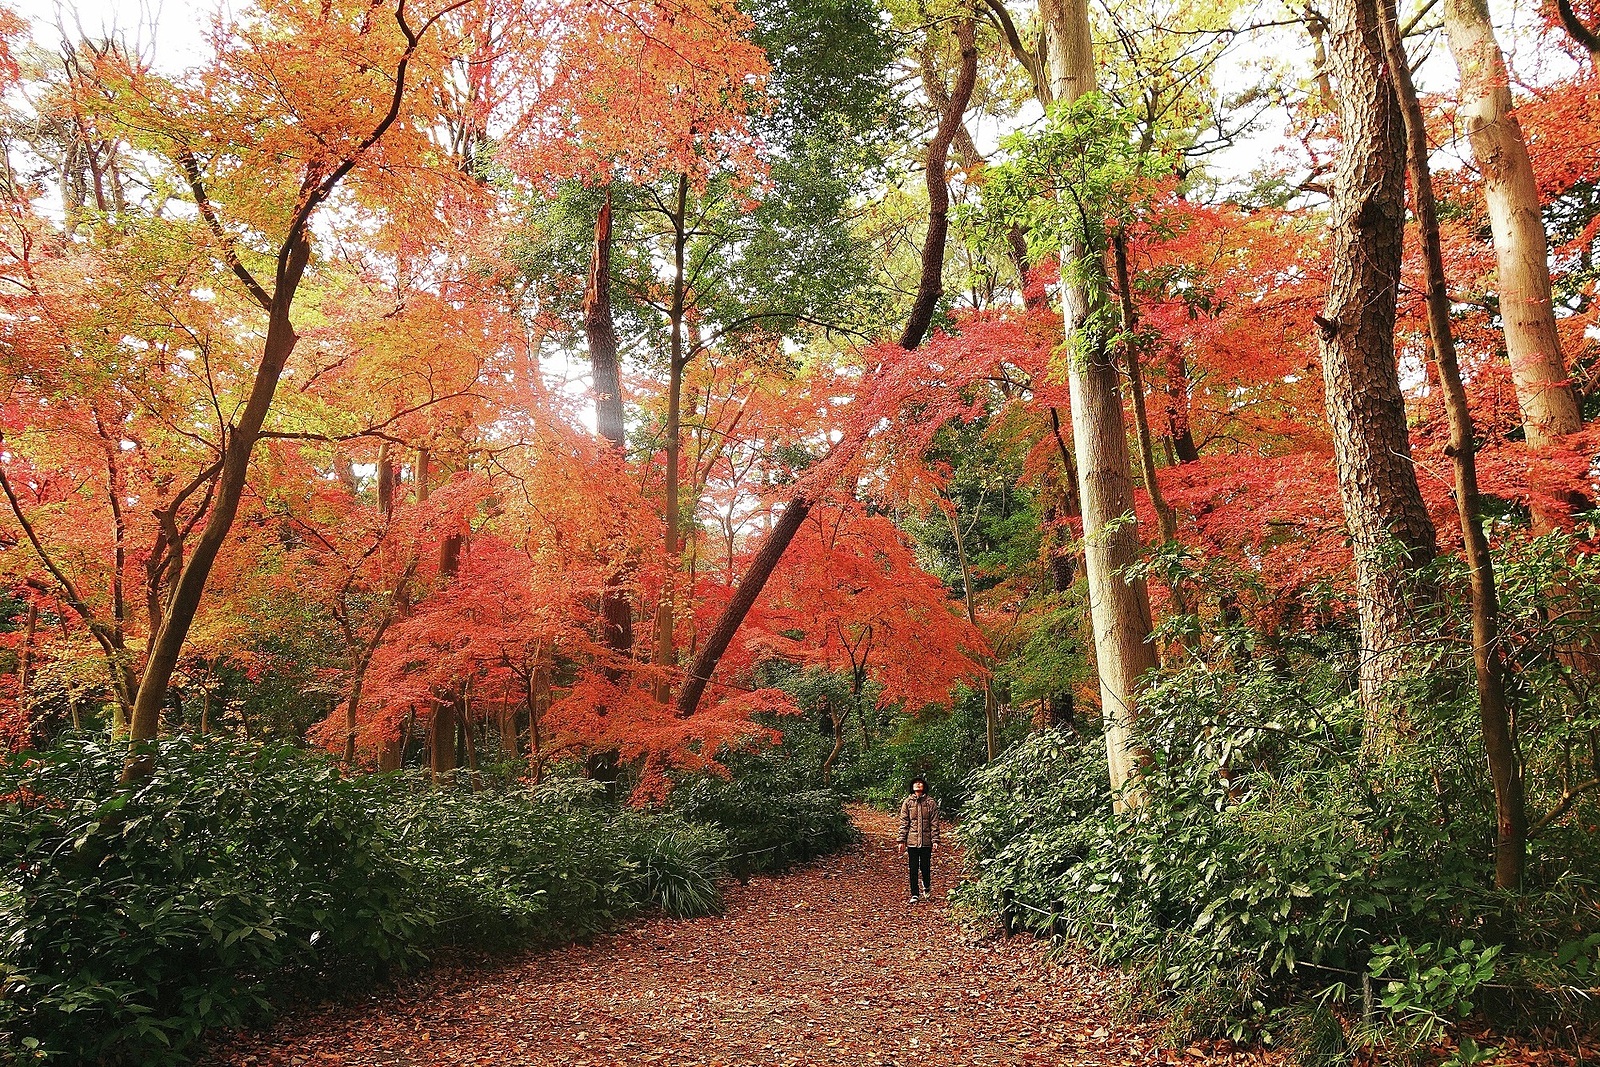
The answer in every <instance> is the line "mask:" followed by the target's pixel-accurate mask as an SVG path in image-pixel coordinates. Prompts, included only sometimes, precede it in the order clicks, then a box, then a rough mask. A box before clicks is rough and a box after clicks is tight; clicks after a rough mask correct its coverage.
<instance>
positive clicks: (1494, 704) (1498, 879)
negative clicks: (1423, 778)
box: [1379, 0, 1528, 890]
mask: <svg viewBox="0 0 1600 1067" xmlns="http://www.w3.org/2000/svg"><path fill="white" fill-rule="evenodd" d="M1379 16H1380V19H1381V28H1382V31H1383V44H1384V49H1385V52H1386V57H1387V60H1388V68H1389V76H1390V80H1391V83H1392V84H1393V86H1394V91H1395V94H1396V96H1397V97H1398V99H1399V102H1400V107H1401V114H1402V116H1403V117H1404V119H1405V132H1406V162H1407V164H1408V167H1409V169H1410V172H1411V196H1412V204H1413V207H1414V213H1415V215H1416V218H1417V229H1418V231H1419V232H1420V234H1421V237H1422V251H1423V261H1424V263H1425V264H1426V269H1427V299H1428V336H1429V339H1430V340H1431V341H1432V343H1433V354H1434V362H1435V363H1436V364H1437V366H1438V371H1439V379H1440V384H1441V385H1442V386H1443V389H1444V397H1445V411H1446V413H1447V414H1448V416H1449V420H1450V446H1449V448H1447V449H1446V451H1447V452H1448V453H1449V454H1450V456H1451V458H1452V459H1453V461H1454V464H1455V485H1456V493H1455V496H1456V516H1457V518H1458V519H1459V521H1460V523H1461V536H1462V541H1463V544H1464V546H1465V550H1466V557H1467V564H1468V566H1470V567H1471V568H1472V572H1471V573H1472V578H1471V584H1472V663H1473V670H1474V674H1475V676H1476V681H1477V689H1478V717H1479V721H1480V723H1481V726H1482V732H1483V747H1484V752H1485V753H1486V754H1487V756H1488V760H1489V778H1490V782H1491V784H1492V785H1493V787H1494V797H1495V864H1494V870H1495V878H1494V881H1495V886H1496V887H1497V888H1500V889H1511V890H1515V889H1518V888H1520V887H1521V885H1522V870H1523V866H1524V864H1525V862H1526V859H1527V837H1528V813H1527V806H1526V800H1525V797H1524V791H1523V780H1522V772H1521V768H1520V767H1519V766H1518V763H1517V752H1516V740H1515V737H1514V735H1513V733H1512V718H1511V715H1510V711H1509V708H1508V707H1507V702H1506V688H1505V670H1504V665H1503V664H1502V663H1501V661H1500V653H1499V650H1498V648H1497V645H1498V643H1499V633H1500V604H1499V598H1498V596H1497V594H1496V591H1495V582H1494V560H1493V558H1492V557H1491V556H1490V555H1489V539H1488V537H1487V536H1486V535H1485V534H1484V532H1483V520H1482V517H1481V516H1480V515H1479V513H1478V511H1479V508H1478V470H1477V461H1476V455H1475V454H1476V451H1477V443H1476V438H1475V435H1474V433H1473V426H1472V409H1471V408H1470V406H1469V405H1468V403H1467V391H1466V388H1465V386H1464V385H1463V384H1462V381H1461V365H1460V363H1459V361H1458V360H1457V358H1456V342H1455V337H1454V336H1453V335H1452V334H1451V332H1450V296H1449V290H1448V288H1447V286H1446V278H1445V273H1444V253H1443V251H1442V249H1441V244H1440V240H1439V208H1438V204H1437V203H1436V202H1435V200H1434V196H1433V176H1432V174H1431V173H1430V172H1429V167H1428V131H1427V126H1426V125H1425V123H1424V121H1423V114H1422V105H1421V104H1420V103H1419V102H1418V101H1417V90H1416V86H1415V85H1413V84H1412V82H1411V68H1410V65H1409V63H1408V61H1407V59H1406V54H1405V46H1404V44H1403V43H1402V41H1401V39H1400V22H1399V18H1398V17H1397V15H1396V12H1395V0H1379Z"/></svg>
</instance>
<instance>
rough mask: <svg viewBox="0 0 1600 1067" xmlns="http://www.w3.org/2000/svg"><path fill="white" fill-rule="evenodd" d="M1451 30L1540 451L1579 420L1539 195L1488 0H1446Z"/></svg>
mask: <svg viewBox="0 0 1600 1067" xmlns="http://www.w3.org/2000/svg"><path fill="white" fill-rule="evenodd" d="M1444 28H1445V33H1446V35H1447V37H1448V38H1449V41H1450V51H1451V53H1452V54H1453V55H1454V56H1455V60H1456V66H1457V68H1458V69H1459V70H1460V72H1461V105H1460V109H1459V111H1458V112H1457V114H1458V115H1459V117H1460V119H1461V121H1462V123H1463V124H1464V125H1465V126H1466V128H1467V141H1468V143H1469V144H1470V145H1471V146H1472V155H1473V158H1474V160H1475V161H1476V163H1477V166H1478V171H1479V173H1480V174H1481V175H1482V176H1483V193H1484V199H1485V201H1486V202H1487V206H1488V213H1489V229H1490V232H1491V233H1492V234H1493V237H1494V253H1495V275H1496V284H1497V285H1498V287H1499V291H1500V321H1501V325H1502V327H1503V328H1504V330H1505V335H1506V352H1507V354H1508V355H1509V357H1510V360H1511V377H1512V380H1513V382H1514V383H1515V384H1516V389H1517V402H1518V403H1519V405H1520V406H1521V408H1522V424H1523V428H1524V431H1525V432H1526V434H1527V439H1528V444H1530V445H1532V446H1533V447H1535V448H1542V447H1544V446H1546V445H1548V444H1550V443H1551V442H1552V441H1553V440H1555V439H1556V438H1558V437H1560V436H1562V435H1563V434H1569V433H1573V432H1575V431H1576V430H1577V429H1578V428H1579V425H1580V423H1581V417H1580V415H1579V412H1578V402H1577V397H1576V395H1575V394H1574V392H1573V390H1572V388H1571V386H1570V383H1569V382H1568V379H1567V368H1566V362H1565V360H1564V359H1563V357H1562V353H1561V342H1560V340H1559V338H1558V337H1557V335H1556V319H1555V310H1554V304H1553V301H1552V297H1551V289H1550V249H1549V244H1548V241H1547V240H1546V237H1545V230H1544V218H1543V216H1542V215H1541V214H1540V210H1539V188H1538V185H1537V184H1536V183H1535V181H1534V176H1533V164H1532V162H1531V161H1530V160H1529V158H1528V146H1527V142H1526V140H1525V138H1524V137H1523V135H1522V125H1521V123H1519V122H1518V121H1517V117H1516V115H1515V114H1513V113H1512V110H1511V109H1512V102H1511V85H1510V76H1509V74H1508V72H1507V70H1506V62H1505V56H1504V54H1503V53H1502V52H1501V51H1500V43H1499V41H1497V40H1496V39H1495V35H1494V26H1493V24H1492V23H1491V22H1490V21H1489V7H1488V3H1487V0H1445V4H1444Z"/></svg>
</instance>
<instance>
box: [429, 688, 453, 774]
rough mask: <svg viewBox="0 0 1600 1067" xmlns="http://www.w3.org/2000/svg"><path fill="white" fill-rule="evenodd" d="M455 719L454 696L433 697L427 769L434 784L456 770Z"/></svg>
mask: <svg viewBox="0 0 1600 1067" xmlns="http://www.w3.org/2000/svg"><path fill="white" fill-rule="evenodd" d="M456 719H457V716H456V704H455V694H453V693H452V694H449V695H447V696H442V697H435V698H434V701H433V720H432V722H431V723H429V726H428V769H429V770H431V771H432V772H433V780H434V781H435V782H437V781H438V780H439V779H440V778H443V777H445V776H446V775H449V774H452V773H453V772H454V771H455V769H456Z"/></svg>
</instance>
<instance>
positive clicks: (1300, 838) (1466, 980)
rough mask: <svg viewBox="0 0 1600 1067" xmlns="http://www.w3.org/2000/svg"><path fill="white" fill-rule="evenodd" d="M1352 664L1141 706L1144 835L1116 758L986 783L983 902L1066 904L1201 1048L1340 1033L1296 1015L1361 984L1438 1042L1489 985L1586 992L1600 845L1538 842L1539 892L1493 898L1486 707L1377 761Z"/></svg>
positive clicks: (1043, 753) (1441, 708) (1441, 697)
mask: <svg viewBox="0 0 1600 1067" xmlns="http://www.w3.org/2000/svg"><path fill="white" fill-rule="evenodd" d="M1335 651H1336V650H1334V649H1316V648H1314V647H1313V648H1308V649H1304V650H1302V652H1303V653H1304V655H1303V656H1301V655H1291V656H1290V657H1289V658H1287V659H1285V658H1284V657H1279V656H1268V657H1261V658H1251V657H1239V658H1237V659H1236V660H1235V661H1234V662H1233V663H1231V664H1225V665H1223V667H1222V668H1219V667H1218V665H1216V664H1198V663H1197V664H1194V665H1192V666H1191V667H1190V668H1188V669H1186V670H1181V671H1178V672H1175V673H1174V674H1172V675H1171V676H1169V677H1168V678H1166V679H1165V680H1163V681H1162V682H1161V684H1159V685H1157V686H1156V687H1155V688H1154V689H1153V690H1151V691H1150V692H1149V693H1148V694H1147V695H1146V698H1145V700H1144V705H1143V708H1142V712H1143V720H1142V723H1141V730H1142V733H1143V741H1144V743H1145V745H1146V747H1147V749H1148V751H1149V753H1150V763H1149V765H1148V767H1147V770H1146V776H1145V779H1144V793H1145V795H1146V797H1147V800H1146V802H1145V803H1144V805H1143V806H1142V807H1141V808H1139V809H1138V811H1137V814H1133V815H1125V816H1119V815H1115V814H1113V813H1112V810H1111V804H1110V799H1111V798H1110V796H1109V791H1108V786H1107V783H1106V771H1105V752H1104V745H1103V742H1099V741H1096V742H1094V743H1090V744H1082V743H1079V742H1078V741H1077V740H1076V739H1075V738H1073V737H1071V736H1070V735H1066V734H1063V733H1051V734H1042V735H1039V736H1036V737H1034V738H1031V739H1029V740H1028V741H1027V742H1026V743H1024V744H1023V745H1021V746H1019V747H1018V748H1017V749H1015V750H1014V751H1012V752H1011V753H1009V754H1008V755H1007V756H1006V757H1005V758H1004V759H1002V760H1001V761H999V762H998V763H997V764H996V765H994V766H993V767H990V768H986V769H984V770H981V771H979V772H977V773H976V775H975V776H974V780H973V789H974V792H973V796H972V799H971V801H970V803H969V804H968V807H967V813H966V818H965V820H964V821H963V824H962V826H961V827H960V831H959V832H960V834H961V837H962V839H963V840H964V842H965V844H966V846H967V848H968V860H969V863H970V864H972V866H973V868H974V873H975V874H976V876H977V877H976V878H975V879H974V880H972V881H971V882H969V883H968V884H967V886H966V887H965V889H964V892H965V895H966V899H967V901H968V902H970V903H971V904H973V905H975V906H977V907H978V908H979V909H980V910H984V911H988V912H990V913H993V912H995V911H997V910H998V909H999V907H1000V904H1001V901H1002V899H1003V896H1004V894H1005V893H1006V891H1008V890H1009V891H1011V892H1012V893H1014V894H1015V897H1016V899H1018V900H1020V901H1023V902H1026V903H1028V904H1031V905H1033V906H1034V907H1039V908H1043V909H1045V910H1047V911H1048V908H1049V905H1050V904H1051V903H1052V902H1059V903H1060V904H1061V905H1062V908H1063V911H1062V916H1061V921H1062V923H1063V925H1064V927H1065V929H1064V933H1065V934H1066V935H1067V936H1068V937H1069V938H1070V939H1072V940H1073V941H1075V942H1078V943H1080V944H1082V945H1086V946H1088V947H1089V948H1090V949H1092V950H1093V951H1094V952H1095V953H1096V954H1097V955H1098V956H1099V957H1100V958H1101V959H1103V960H1105V961H1107V962H1109V963H1113V964H1117V965H1120V966H1124V967H1128V968H1131V969H1133V970H1135V971H1136V972H1138V973H1139V974H1140V975H1141V976H1142V978H1143V980H1144V986H1145V988H1146V990H1147V991H1148V992H1149V993H1150V994H1152V995H1153V996H1155V997H1157V998H1158V999H1159V1000H1160V1002H1161V1004H1162V1007H1163V1010H1164V1011H1165V1012H1167V1013H1168V1014H1169V1016H1171V1017H1172V1018H1173V1019H1174V1026H1175V1027H1176V1028H1177V1029H1178V1030H1179V1031H1182V1032H1184V1033H1185V1034H1187V1035H1193V1036H1201V1035H1207V1034H1218V1033H1226V1034H1229V1035H1230V1036H1233V1037H1244V1036H1261V1037H1267V1038H1271V1037H1273V1036H1274V1034H1275V1033H1277V1032H1279V1031H1281V1030H1284V1029H1299V1030H1303V1031H1307V1032H1309V1031H1318V1032H1325V1030H1326V1027H1325V1025H1323V1024H1321V1023H1318V1024H1315V1025H1311V1024H1310V1023H1309V1022H1308V1020H1309V1019H1310V1017H1309V1016H1306V1015H1304V1013H1300V1014H1299V1015H1297V1016H1296V1019H1298V1020H1299V1021H1292V1020H1290V1019H1289V1018H1288V1016H1286V1015H1284V1014H1283V1013H1282V1012H1281V1010H1280V1009H1282V1008H1283V1007H1284V1006H1286V1005H1290V1004H1294V1003H1296V1002H1297V1001H1299V1002H1302V1003H1303V1002H1304V1001H1305V1000H1307V999H1313V998H1320V999H1321V1000H1323V1001H1325V1002H1333V1003H1336V1002H1337V1001H1339V1000H1340V999H1343V998H1347V997H1349V996H1352V995H1354V994H1356V993H1358V992H1359V990H1360V987H1361V979H1362V976H1363V975H1368V976H1371V977H1372V978H1373V979H1374V980H1375V981H1374V985H1375V987H1376V991H1377V997H1378V999H1379V1001H1380V1005H1379V1006H1380V1007H1383V1008H1385V1009H1387V1010H1388V1012H1389V1017H1390V1019H1391V1021H1392V1022H1393V1023H1394V1024H1395V1025H1396V1026H1398V1027H1400V1028H1403V1029H1406V1030H1408V1031H1410V1032H1411V1033H1412V1035H1413V1037H1415V1038H1417V1039H1422V1038H1425V1037H1427V1036H1428V1035H1429V1034H1430V1033H1432V1032H1436V1031H1437V1027H1438V1026H1440V1025H1442V1024H1443V1022H1445V1021H1447V1020H1451V1019H1454V1018H1458V1017H1459V1016H1460V1015H1462V1014H1463V1013H1464V1012H1467V1011H1470V1010H1471V1009H1472V1007H1473V1006H1474V1005H1476V1004H1478V1003H1479V1002H1480V992H1481V990H1482V989H1483V988H1484V987H1485V984H1486V983H1490V982H1491V980H1492V981H1494V982H1498V983H1502V984H1504V983H1508V982H1517V981H1522V982H1528V981H1532V980H1534V979H1536V978H1537V979H1540V980H1546V981H1548V980H1551V979H1553V978H1558V977H1560V975H1559V974H1557V973H1556V971H1557V970H1561V971H1562V972H1563V973H1564V974H1565V976H1566V978H1567V980H1569V981H1570V980H1573V979H1575V978H1576V977H1578V975H1579V972H1580V970H1581V967H1582V966H1583V965H1581V964H1577V963H1576V962H1571V963H1569V964H1568V965H1567V966H1565V967H1564V968H1557V967H1556V962H1555V961H1556V960H1557V959H1558V958H1559V954H1558V953H1559V951H1561V950H1560V949H1559V947H1558V943H1559V945H1564V946H1567V947H1566V949H1565V951H1566V952H1567V953H1568V955H1569V957H1570V960H1571V961H1577V960H1579V959H1583V958H1585V950H1584V949H1583V948H1582V947H1581V946H1582V945H1583V944H1585V943H1587V942H1585V941H1584V940H1583V938H1584V936H1585V935H1587V934H1588V933H1589V932H1591V931H1594V930H1596V929H1600V910H1597V908H1596V906H1595V900H1596V882H1595V877H1594V871H1595V870H1597V869H1600V855H1597V852H1600V850H1597V849H1596V845H1595V842H1594V841H1593V839H1592V837H1591V838H1590V839H1589V840H1588V842H1587V844H1586V845H1585V846H1584V847H1573V846H1572V845H1571V841H1572V839H1571V838H1552V839H1551V840H1550V841H1548V842H1545V843H1542V847H1541V849H1540V850H1539V852H1538V860H1537V862H1536V864H1535V865H1534V867H1535V868H1536V870H1535V872H1534V874H1533V875H1531V876H1530V882H1529V884H1528V885H1527V886H1526V888H1525V891H1524V892H1523V893H1521V894H1516V895H1513V894H1506V893H1498V892H1496V891H1494V890H1493V889H1492V888H1491V887H1492V885H1493V878H1492V872H1493V854H1492V853H1493V850H1492V847H1491V843H1492V840H1493V824H1492V805H1491V803H1490V798H1489V796H1488V795H1487V792H1486V786H1485V785H1484V784H1483V778H1484V775H1483V773H1482V770H1481V766H1482V762H1481V761H1482V757H1481V750H1480V749H1479V748H1478V746H1477V743H1476V726H1475V721H1474V719H1473V714H1474V713H1473V712H1472V710H1471V708H1470V707H1469V706H1467V705H1466V704H1464V703H1462V702H1460V701H1455V702H1452V701H1451V700H1450V699H1447V697H1448V692H1447V691H1445V690H1441V689H1440V688H1439V686H1438V685H1437V684H1435V685H1434V686H1433V687H1432V689H1431V690H1430V693H1431V699H1430V701H1428V702H1423V701H1420V700H1417V701H1414V702H1413V703H1412V704H1411V707H1413V708H1414V709H1416V710H1415V720H1416V722H1415V725H1416V726H1417V727H1418V736H1417V737H1416V738H1415V739H1414V741H1413V742H1412V743H1411V744H1410V745H1409V746H1408V747H1407V748H1406V750H1405V751H1404V752H1403V753H1401V754H1399V755H1397V756H1396V758H1394V759H1392V760H1389V761H1375V760H1373V759H1371V758H1370V756H1364V755H1363V753H1362V751H1361V726H1362V723H1361V716H1360V712H1359V710H1358V709H1357V707H1356V705H1355V701H1354V699H1353V697H1352V695H1351V694H1350V691H1349V687H1348V679H1347V678H1346V676H1345V675H1344V673H1343V671H1342V670H1340V669H1339V665H1340V664H1341V662H1342V661H1341V657H1339V656H1338V655H1336V654H1329V653H1331V652H1335ZM1436 681H1437V679H1436ZM1558 842H1559V843H1561V844H1562V845H1563V846H1564V847H1562V848H1555V847H1552V846H1555V845H1556V844H1557V843H1558ZM1575 917H1576V918H1575ZM1018 918H1019V920H1020V921H1022V922H1023V924H1024V925H1030V926H1033V927H1035V928H1040V927H1042V926H1043V925H1044V924H1045V923H1046V922H1047V921H1048V920H1047V918H1046V917H1044V916H1040V915H1038V914H1036V913H1034V912H1031V911H1027V910H1020V909H1019V914H1018ZM1511 945H1515V946H1519V947H1520V948H1521V949H1522V951H1521V952H1520V953H1512V952H1511V951H1509V950H1508V949H1503V948H1502V946H1511ZM1575 946H1576V947H1575ZM1546 950H1547V951H1546ZM1318 1040H1319V1041H1320V1040H1321V1039H1320V1038H1319V1039H1318Z"/></svg>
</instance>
